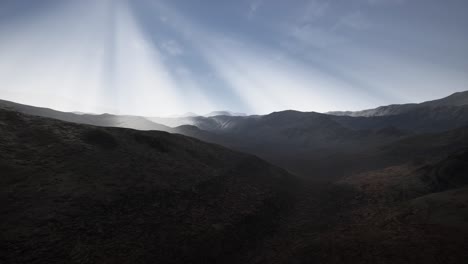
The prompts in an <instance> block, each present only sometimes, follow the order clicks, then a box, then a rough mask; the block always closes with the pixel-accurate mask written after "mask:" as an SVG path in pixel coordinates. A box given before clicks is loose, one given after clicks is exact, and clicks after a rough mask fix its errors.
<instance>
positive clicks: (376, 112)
mask: <svg viewBox="0 0 468 264" xmlns="http://www.w3.org/2000/svg"><path fill="white" fill-rule="evenodd" d="M464 105H468V91H464V92H457V93H454V94H452V95H449V96H447V97H444V98H442V99H437V100H432V101H427V102H423V103H420V104H401V105H398V104H395V105H387V106H380V107H377V108H374V109H367V110H361V111H354V112H353V111H333V112H327V114H330V115H337V116H352V117H372V116H389V115H398V114H403V113H406V112H408V111H410V110H414V109H416V108H420V107H437V106H464Z"/></svg>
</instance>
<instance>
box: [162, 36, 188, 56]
mask: <svg viewBox="0 0 468 264" xmlns="http://www.w3.org/2000/svg"><path fill="white" fill-rule="evenodd" d="M161 49H163V50H164V51H165V52H167V53H169V54H170V55H172V56H179V55H182V54H183V53H184V49H183V48H182V45H181V44H180V43H179V42H177V41H175V40H173V39H171V40H167V41H164V42H162V43H161Z"/></svg>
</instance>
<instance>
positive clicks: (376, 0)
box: [365, 0, 406, 5]
mask: <svg viewBox="0 0 468 264" xmlns="http://www.w3.org/2000/svg"><path fill="white" fill-rule="evenodd" d="M365 2H367V3H368V4H371V5H382V4H384V5H386V4H402V3H404V2H406V0H365Z"/></svg>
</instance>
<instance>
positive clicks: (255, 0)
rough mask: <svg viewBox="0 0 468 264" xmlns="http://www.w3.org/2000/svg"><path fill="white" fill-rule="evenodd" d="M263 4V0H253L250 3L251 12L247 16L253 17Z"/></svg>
mask: <svg viewBox="0 0 468 264" xmlns="http://www.w3.org/2000/svg"><path fill="white" fill-rule="evenodd" d="M262 4H263V0H252V1H251V2H250V5H249V12H248V14H247V17H248V18H249V19H252V18H253V17H254V16H255V13H256V12H257V9H258V8H259V7H260V6H261V5H262Z"/></svg>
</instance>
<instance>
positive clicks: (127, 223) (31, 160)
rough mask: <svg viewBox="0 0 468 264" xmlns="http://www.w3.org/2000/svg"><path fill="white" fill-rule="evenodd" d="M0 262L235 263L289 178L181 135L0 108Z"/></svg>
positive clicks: (276, 205)
mask: <svg viewBox="0 0 468 264" xmlns="http://www.w3.org/2000/svg"><path fill="white" fill-rule="evenodd" d="M0 171H2V177H1V178H0V181H1V184H0V211H1V216H2V217H1V220H0V234H1V236H0V262H1V263H154V262H158V263H213V262H217V263H233V262H235V263H242V262H244V261H243V258H245V257H246V256H248V255H249V254H251V252H253V251H255V248H256V245H257V243H259V242H260V241H262V240H263V239H264V238H265V237H267V236H268V235H269V234H271V233H272V232H274V230H275V229H276V228H277V225H278V224H279V223H280V221H281V219H282V215H284V213H285V212H286V211H287V209H288V208H289V207H290V206H291V204H292V202H293V200H292V198H291V192H292V191H293V190H294V188H295V187H294V186H295V185H294V184H295V180H294V179H293V177H292V176H291V175H288V174H287V173H286V172H285V171H283V170H281V169H278V168H276V167H273V166H271V165H269V164H267V163H266V162H264V161H262V160H260V159H258V158H255V157H253V156H249V155H244V154H239V153H236V152H233V151H230V150H228V149H225V148H222V147H220V146H216V145H212V144H207V143H203V142H201V141H198V140H196V139H192V138H188V137H185V136H181V135H171V134H169V133H165V132H156V131H148V132H145V131H135V130H129V129H119V128H98V127H94V126H88V125H80V124H74V123H67V122H62V121H58V120H52V119H47V118H40V117H33V116H29V115H24V114H21V113H18V112H15V111H8V110H0Z"/></svg>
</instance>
